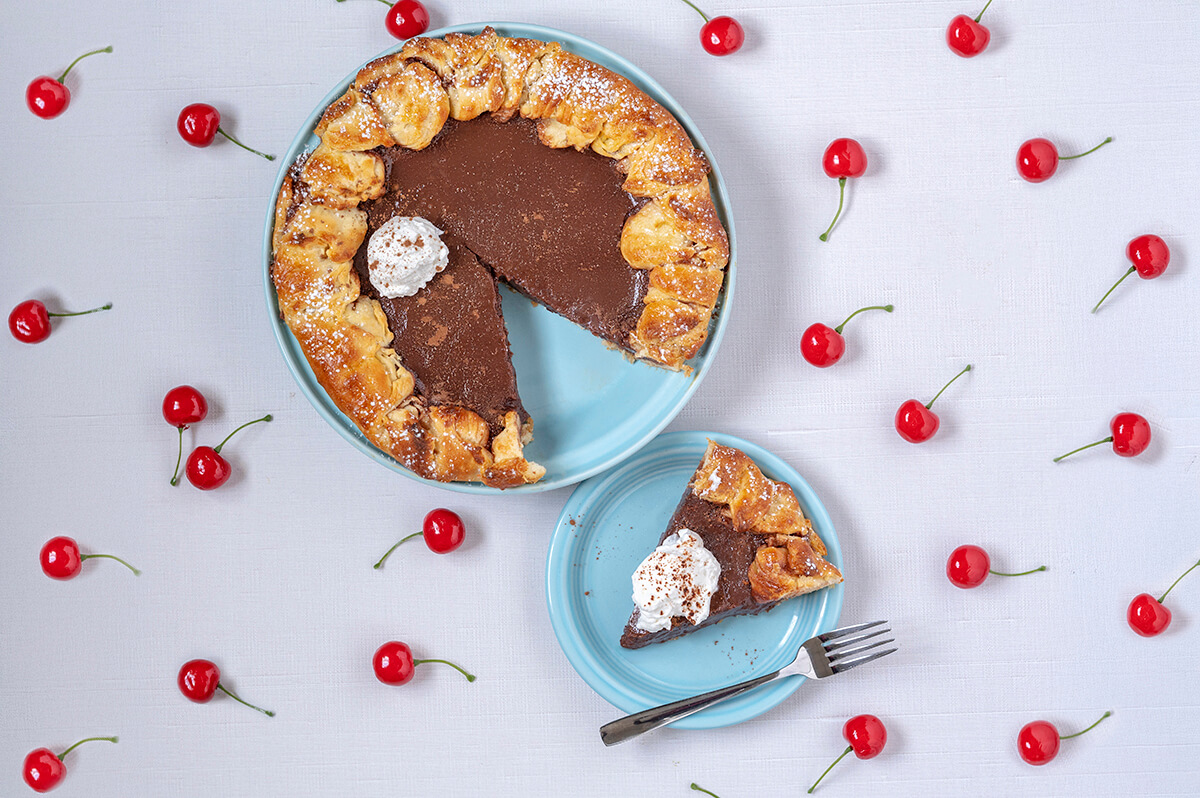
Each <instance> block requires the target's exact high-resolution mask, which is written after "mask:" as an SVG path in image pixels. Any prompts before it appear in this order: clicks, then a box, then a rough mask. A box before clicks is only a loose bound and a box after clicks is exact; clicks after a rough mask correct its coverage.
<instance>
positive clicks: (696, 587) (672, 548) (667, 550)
mask: <svg viewBox="0 0 1200 798" xmlns="http://www.w3.org/2000/svg"><path fill="white" fill-rule="evenodd" d="M720 578H721V564H720V563H719V562H717V558H716V557H714V556H713V554H712V552H711V551H709V550H708V549H706V548H705V547H704V540H703V539H702V538H701V537H700V536H699V535H697V534H696V533H695V532H693V531H692V530H690V529H686V528H684V529H680V530H679V531H677V532H675V533H674V534H672V535H668V536H667V537H666V538H665V539H664V540H663V542H662V543H661V544H660V545H659V547H658V548H656V549H655V550H654V551H653V552H651V554H650V556H649V557H647V558H646V559H645V560H643V561H642V564H641V565H639V566H638V567H637V570H636V571H634V572H633V603H634V604H636V605H637V607H638V618H637V628H638V629H641V630H642V631H643V632H660V631H662V630H664V629H669V628H671V623H672V622H673V620H674V619H675V618H679V617H682V618H686V619H687V620H688V621H689V622H690V623H691V624H693V625H697V624H700V623H701V622H703V621H704V619H706V618H707V617H708V613H709V606H710V603H711V601H712V597H713V593H715V592H717V582H718V581H719V580H720Z"/></svg>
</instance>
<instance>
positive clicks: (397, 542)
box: [375, 532, 425, 571]
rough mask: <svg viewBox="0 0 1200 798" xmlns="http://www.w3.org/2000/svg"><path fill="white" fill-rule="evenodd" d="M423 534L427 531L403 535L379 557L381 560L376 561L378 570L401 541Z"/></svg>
mask: <svg viewBox="0 0 1200 798" xmlns="http://www.w3.org/2000/svg"><path fill="white" fill-rule="evenodd" d="M423 534H425V533H424V532H413V533H412V534H411V535H407V536H405V537H402V538H400V539H399V540H397V541H396V543H395V544H394V545H393V546H392V547H391V548H390V549H388V550H387V551H386V552H384V555H383V556H382V557H380V558H379V562H377V563H375V570H376V571H378V570H379V569H380V568H381V567H382V566H383V561H384V560H386V559H387V558H388V556H389V555H390V554H391V553H392V552H393V551H395V550H396V548H397V547H398V546H399V545H400V544H401V543H403V542H404V541H406V540H412V539H413V538H415V537H419V536H420V535H423Z"/></svg>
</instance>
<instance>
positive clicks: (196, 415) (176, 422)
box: [162, 385, 208, 485]
mask: <svg viewBox="0 0 1200 798" xmlns="http://www.w3.org/2000/svg"><path fill="white" fill-rule="evenodd" d="M162 414H163V418H164V419H166V421H167V423H168V424H170V425H171V426H172V427H175V428H177V429H178V430H179V454H177V455H176V456H175V473H174V474H172V475H171V484H172V485H178V484H179V464H180V463H181V462H182V461H183V431H184V430H185V429H187V428H188V427H190V426H191V425H192V424H196V423H199V422H201V421H203V420H204V417H205V416H207V415H208V401H207V400H206V399H205V398H204V394H202V393H200V392H199V391H197V390H196V389H195V388H193V387H192V386H190V385H178V386H176V387H174V388H172V389H171V390H169V391H167V395H166V396H165V397H163V404H162Z"/></svg>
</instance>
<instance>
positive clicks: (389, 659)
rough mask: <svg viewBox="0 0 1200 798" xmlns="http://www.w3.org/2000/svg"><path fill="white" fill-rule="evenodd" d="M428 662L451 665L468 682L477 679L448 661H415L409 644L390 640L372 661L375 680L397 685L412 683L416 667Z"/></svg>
mask: <svg viewBox="0 0 1200 798" xmlns="http://www.w3.org/2000/svg"><path fill="white" fill-rule="evenodd" d="M426 662H439V663H441V664H442V665H449V666H450V667H451V668H454V670H456V671H458V672H459V673H461V674H462V675H463V676H465V677H467V681H468V682H473V681H475V677H474V676H473V675H472V674H470V673H467V672H466V671H465V670H463V669H462V668H460V667H458V666H457V665H455V664H454V663H453V662H450V661H448V660H444V659H413V655H412V649H411V648H409V647H408V644H407V643H401V642H400V641H398V640H389V641H388V642H386V643H384V644H383V645H382V646H380V647H379V649H378V650H376V652H375V656H374V657H373V658H372V660H371V664H372V665H373V666H374V668H375V678H377V679H379V681H381V682H383V683H384V684H397V685H399V684H408V683H409V682H411V681H412V677H413V672H414V670H415V668H416V666H417V665H423V664H425V663H426Z"/></svg>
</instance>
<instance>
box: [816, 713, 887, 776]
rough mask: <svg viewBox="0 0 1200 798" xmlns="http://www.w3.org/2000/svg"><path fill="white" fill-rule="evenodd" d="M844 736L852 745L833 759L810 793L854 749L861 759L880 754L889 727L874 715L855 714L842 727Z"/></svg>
mask: <svg viewBox="0 0 1200 798" xmlns="http://www.w3.org/2000/svg"><path fill="white" fill-rule="evenodd" d="M842 736H843V737H845V738H846V742H848V743H850V745H848V746H846V750H845V751H842V755H841V756H839V757H838V758H837V759H835V760H833V764H832V765H830V766H829V767H827V768H825V772H824V773H822V774H821V776H820V778H818V779H817V780H816V781H815V782H813V786H811V787H809V788H808V791H809V793H811V792H812V791H813V790H815V789H817V785H818V784H820V783H821V779H824V778H825V776H827V775H828V774H829V771H831V770H833V767H834V765H836V764H837V763H838V762H841V761H842V760H843V759H844V758H845V757H846V754H848V753H850V752H851V751H853V752H854V755H855V756H856V757H858V758H859V759H874V758H875V757H877V756H879V752H880V751H882V750H883V746H885V745H886V744H887V729H885V728H884V726H883V721H881V720H880V719H879V718H877V717H875V716H874V715H855V716H854V717H852V718H850V720H848V721H846V725H845V726H843V727H842Z"/></svg>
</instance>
